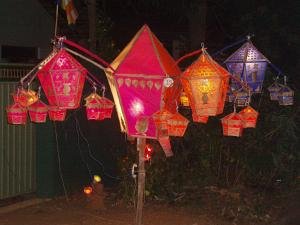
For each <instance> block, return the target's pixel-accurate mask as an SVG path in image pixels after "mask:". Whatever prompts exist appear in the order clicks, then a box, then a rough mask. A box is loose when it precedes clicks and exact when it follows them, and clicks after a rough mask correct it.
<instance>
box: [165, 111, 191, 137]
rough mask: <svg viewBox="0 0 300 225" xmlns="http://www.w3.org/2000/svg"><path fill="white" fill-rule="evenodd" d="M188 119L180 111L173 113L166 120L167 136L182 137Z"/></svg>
mask: <svg viewBox="0 0 300 225" xmlns="http://www.w3.org/2000/svg"><path fill="white" fill-rule="evenodd" d="M188 123H189V121H188V119H186V118H185V117H183V116H182V115H181V114H180V113H175V114H173V115H172V116H171V117H170V118H169V119H168V120H167V124H168V134H169V136H179V137H182V136H183V135H184V133H185V130H186V128H187V125H188Z"/></svg>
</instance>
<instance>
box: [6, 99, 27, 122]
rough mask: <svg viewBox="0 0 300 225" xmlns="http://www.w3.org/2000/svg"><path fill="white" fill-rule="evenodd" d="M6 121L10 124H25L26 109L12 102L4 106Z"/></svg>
mask: <svg viewBox="0 0 300 225" xmlns="http://www.w3.org/2000/svg"><path fill="white" fill-rule="evenodd" d="M6 113H7V122H8V123H10V124H16V125H20V124H26V120H27V109H26V108H24V107H22V106H21V105H20V104H19V103H14V104H13V105H9V106H7V107H6Z"/></svg>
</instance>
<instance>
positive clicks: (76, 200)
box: [0, 187, 300, 225]
mask: <svg viewBox="0 0 300 225" xmlns="http://www.w3.org/2000/svg"><path fill="white" fill-rule="evenodd" d="M204 196H206V197H207V199H205V198H204V197H203V196H202V198H201V201H199V204H198V205H193V204H189V202H188V203H183V204H182V203H181V204H176V203H174V202H173V203H168V204H166V203H160V202H157V201H154V202H150V201H146V203H145V206H144V210H143V225H237V224H239V225H299V224H300V204H299V202H300V201H299V200H300V192H298V191H297V192H295V193H293V194H292V195H288V196H287V197H284V198H280V200H276V201H275V202H276V203H275V202H274V199H275V195H271V196H273V198H271V199H269V200H266V199H265V200H264V202H261V201H262V200H260V199H259V198H256V197H255V196H252V197H251V195H249V196H248V199H247V198H243V199H241V196H240V195H239V194H237V193H234V192H230V191H228V190H225V189H217V188H216V187H210V188H209V189H208V190H207V192H206V193H204ZM180 199H181V200H182V199H184V197H182V198H180ZM89 202H90V201H88V198H86V196H84V194H77V195H73V196H70V197H69V200H68V201H67V200H66V198H64V197H60V198H56V199H51V200H49V201H47V202H43V203H40V204H36V205H33V206H30V207H27V208H22V209H18V210H15V211H12V212H9V213H2V214H1V210H0V225H127V224H128V225H129V224H134V219H135V209H134V207H133V206H128V205H127V204H124V203H122V202H120V201H114V202H106V204H105V205H106V209H103V210H95V209H93V207H92V208H91V207H89V206H90V205H89ZM268 202H269V203H268ZM262 203H263V204H262ZM266 204H269V205H270V207H266ZM262 206H264V207H262ZM1 208H2V209H3V206H2V207H1ZM1 208H0V209H1Z"/></svg>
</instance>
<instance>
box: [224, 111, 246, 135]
mask: <svg viewBox="0 0 300 225" xmlns="http://www.w3.org/2000/svg"><path fill="white" fill-rule="evenodd" d="M221 121H222V127H223V135H224V136H235V137H240V136H242V133H243V119H242V118H241V116H240V115H239V114H238V113H236V112H233V113H230V114H229V115H227V116H225V117H224V118H222V119H221Z"/></svg>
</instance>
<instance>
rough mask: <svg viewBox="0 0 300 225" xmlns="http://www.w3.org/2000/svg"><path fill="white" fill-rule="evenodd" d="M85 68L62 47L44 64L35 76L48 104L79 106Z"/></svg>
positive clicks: (72, 107)
mask: <svg viewBox="0 0 300 225" xmlns="http://www.w3.org/2000/svg"><path fill="white" fill-rule="evenodd" d="M86 73H87V70H86V69H85V68H84V67H83V66H82V65H80V64H79V62H77V61H76V60H75V59H74V58H73V57H72V56H71V55H70V54H68V53H67V52H66V51H65V50H64V49H61V50H59V51H58V52H57V53H56V54H55V55H54V56H53V58H52V59H51V60H50V61H49V62H48V63H47V64H46V65H44V66H43V67H42V68H41V69H40V70H39V71H38V72H37V76H38V78H39V80H40V83H41V86H42V88H43V90H44V92H45V95H46V97H47V99H48V102H49V104H50V105H57V106H58V107H60V108H64V109H76V108H78V107H79V104H80V100H81V94H82V89H83V86H84V81H85V76H86Z"/></svg>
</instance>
